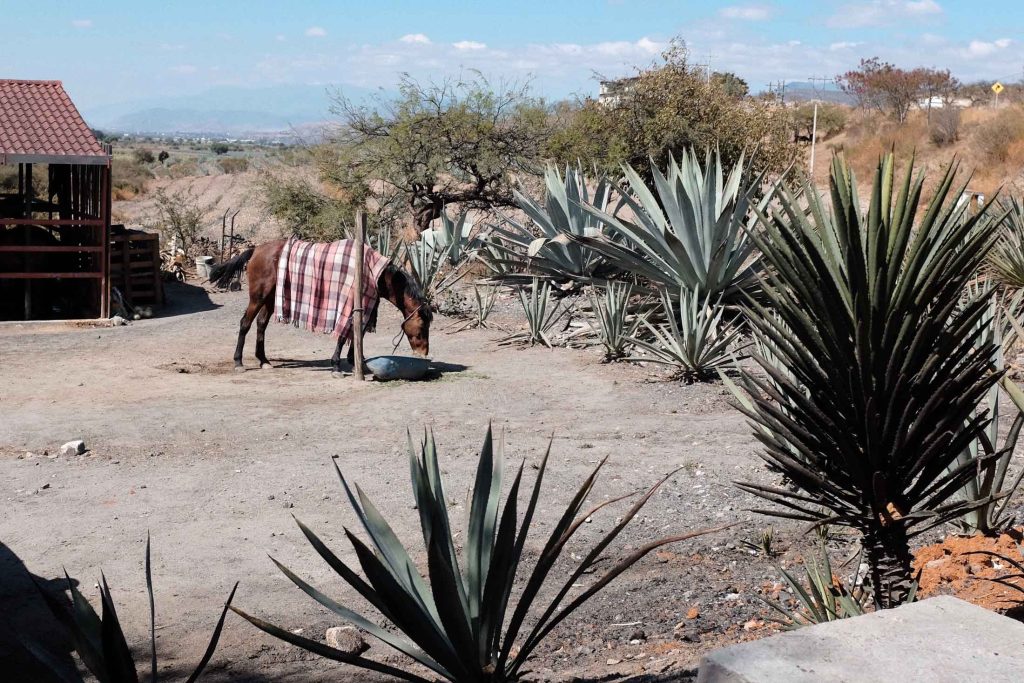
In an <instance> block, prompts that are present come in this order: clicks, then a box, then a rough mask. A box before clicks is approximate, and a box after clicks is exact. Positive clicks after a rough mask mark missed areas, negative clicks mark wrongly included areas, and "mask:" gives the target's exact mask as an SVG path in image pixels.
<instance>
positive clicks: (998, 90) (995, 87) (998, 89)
mask: <svg viewBox="0 0 1024 683" xmlns="http://www.w3.org/2000/svg"><path fill="white" fill-rule="evenodd" d="M1003 90H1005V88H1003V84H1002V83H1000V82H999V81H996V82H995V83H993V84H992V92H994V93H995V94H997V95H998V94H999V93H1001V92H1003Z"/></svg>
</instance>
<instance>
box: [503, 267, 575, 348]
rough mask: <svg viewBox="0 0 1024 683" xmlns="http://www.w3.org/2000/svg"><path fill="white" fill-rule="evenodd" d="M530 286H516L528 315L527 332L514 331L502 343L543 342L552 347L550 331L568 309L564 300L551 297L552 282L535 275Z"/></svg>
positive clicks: (532, 343) (525, 312) (524, 312)
mask: <svg viewBox="0 0 1024 683" xmlns="http://www.w3.org/2000/svg"><path fill="white" fill-rule="evenodd" d="M531 279H532V284H531V286H529V287H526V286H523V285H521V286H518V287H516V295H517V296H518V297H519V303H520V304H521V305H522V307H523V314H524V315H525V316H526V325H527V329H526V332H520V333H514V334H511V335H509V336H508V337H505V338H504V339H503V340H502V341H501V342H500V343H502V344H511V343H517V342H525V343H528V344H530V345H531V346H532V345H534V344H543V345H544V346H546V347H548V348H551V347H552V346H553V345H552V343H551V338H550V337H549V336H548V332H550V331H551V328H552V327H554V325H555V323H556V322H558V319H559V318H561V317H562V315H564V313H565V311H566V310H568V309H566V308H565V307H563V306H562V301H561V300H559V301H553V300H552V298H551V282H550V281H548V280H543V281H542V280H541V279H540V278H538V277H536V276H534V277H533V278H531Z"/></svg>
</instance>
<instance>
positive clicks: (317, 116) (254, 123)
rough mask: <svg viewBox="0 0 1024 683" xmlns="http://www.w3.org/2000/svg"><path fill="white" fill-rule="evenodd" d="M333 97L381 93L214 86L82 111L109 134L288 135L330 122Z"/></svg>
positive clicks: (310, 87)
mask: <svg viewBox="0 0 1024 683" xmlns="http://www.w3.org/2000/svg"><path fill="white" fill-rule="evenodd" d="M336 92H342V93H344V95H345V96H346V97H348V98H350V99H352V100H353V101H355V102H357V103H361V102H365V101H367V100H368V99H369V98H370V97H372V96H373V95H374V94H375V93H377V92H379V91H376V90H371V89H369V88H356V87H351V86H329V85H283V86H272V87H267V88H241V87H228V86H225V87H217V88H211V89H209V90H206V91H204V92H202V93H199V94H196V95H186V96H176V97H167V98H160V99H157V98H150V99H140V100H134V101H129V102H121V103H116V104H105V105H101V106H98V107H92V108H89V109H84V110H83V111H82V115H83V116H84V117H85V120H86V121H87V122H88V123H89V125H90V126H92V127H93V128H99V129H100V130H103V131H105V132H110V133H135V134H163V135H167V134H174V133H181V134H186V135H223V136H233V137H246V136H254V135H258V136H266V135H273V134H289V133H290V132H292V131H295V130H309V129H310V127H311V126H314V125H316V124H320V123H326V122H328V121H330V120H331V119H332V114H331V112H330V109H331V104H332V97H333V94H334V93H336Z"/></svg>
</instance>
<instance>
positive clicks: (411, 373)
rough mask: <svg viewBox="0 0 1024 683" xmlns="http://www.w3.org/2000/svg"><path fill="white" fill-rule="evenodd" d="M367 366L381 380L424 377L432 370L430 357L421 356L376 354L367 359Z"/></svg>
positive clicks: (375, 377) (374, 376)
mask: <svg viewBox="0 0 1024 683" xmlns="http://www.w3.org/2000/svg"><path fill="white" fill-rule="evenodd" d="M366 367H367V368H369V370H370V372H372V373H373V378H374V379H376V380H378V381H380V382H387V381H389V380H393V379H404V380H417V379H423V378H424V376H426V374H427V372H428V371H429V370H430V359H429V358H420V357H419V356H374V357H373V358H367V359H366Z"/></svg>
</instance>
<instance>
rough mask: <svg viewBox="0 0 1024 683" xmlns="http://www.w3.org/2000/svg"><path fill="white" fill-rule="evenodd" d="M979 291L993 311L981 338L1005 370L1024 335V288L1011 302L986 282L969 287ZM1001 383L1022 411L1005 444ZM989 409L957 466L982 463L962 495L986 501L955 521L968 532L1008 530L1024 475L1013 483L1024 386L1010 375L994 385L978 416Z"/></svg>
mask: <svg viewBox="0 0 1024 683" xmlns="http://www.w3.org/2000/svg"><path fill="white" fill-rule="evenodd" d="M978 296H988V298H989V302H990V303H989V311H988V315H987V316H986V318H985V319H983V320H982V321H981V322H980V325H981V335H980V336H981V341H982V343H984V344H986V345H990V346H991V348H992V365H993V367H995V368H999V369H1002V368H1003V367H1004V365H1005V360H1004V355H1005V351H1006V349H1007V348H1008V347H1009V346H1010V345H1011V344H1012V343H1013V341H1014V340H1015V339H1016V338H1018V336H1019V337H1020V338H1024V329H1021V326H1020V323H1018V322H1017V320H1016V318H1017V316H1018V315H1019V314H1020V310H1019V309H1020V306H1021V298H1022V296H1024V291H1021V292H1018V293H1017V294H1016V295H1014V296H1012V297H1009V298H1008V299H1007V300H1006V301H1005V305H1003V304H1002V302H1001V301H1000V298H999V296H998V295H993V294H992V292H990V291H988V290H987V289H986V288H984V286H983V287H981V288H978V287H969V288H968V290H967V296H966V297H965V298H966V299H967V301H968V302H969V301H971V300H973V299H974V298H977V297H978ZM1000 387H1002V389H1003V391H1005V392H1006V394H1007V396H1009V398H1010V401H1011V402H1012V403H1013V405H1014V408H1015V409H1016V411H1017V414H1016V416H1015V417H1014V420H1013V424H1012V425H1011V426H1010V430H1009V432H1007V434H1006V437H1005V439H1004V440H1003V443H1002V446H999V445H998V444H999V440H998V439H999V414H1000V391H999V389H1000ZM985 411H987V412H988V417H989V418H990V419H989V422H988V425H987V426H986V427H985V429H984V431H982V432H981V434H979V436H978V439H976V440H975V441H972V442H971V443H969V444H968V445H967V447H966V448H964V450H963V451H962V452H961V454H960V457H959V458H958V459H957V461H956V463H955V464H954V465H953V466H954V467H956V466H959V465H963V464H964V463H966V462H971V461H977V462H978V463H979V464H978V467H977V469H976V470H975V472H974V476H972V477H971V478H969V479H968V480H967V483H966V484H965V485H964V488H963V491H962V492H961V496H962V497H963V499H964V500H966V501H979V502H980V503H981V504H980V505H979V506H978V507H976V508H974V509H973V510H969V511H968V512H966V513H965V514H964V516H963V517H961V518H960V519H957V520H955V521H954V524H955V525H956V526H957V527H959V529H960V530H961V531H962V532H965V533H981V534H987V535H993V534H1000V533H1002V532H1003V531H1005V530H1006V529H1007V528H1009V527H1010V526H1011V525H1012V524H1013V523H1014V517H1013V516H1012V515H1008V514H1006V509H1007V506H1008V505H1009V504H1010V498H1011V496H1012V495H1013V493H1014V492H1015V491H1016V490H1017V489H1018V488H1019V487H1020V484H1021V480H1022V479H1024V471H1022V472H1020V473H1019V474H1018V475H1017V476H1016V477H1014V478H1013V479H1012V480H1011V481H1009V482H1007V474H1008V471H1009V466H1010V460H1011V458H1012V457H1013V452H1014V450H1015V449H1016V447H1017V441H1018V439H1019V437H1020V430H1021V428H1022V427H1024V391H1022V390H1021V389H1020V387H1018V386H1017V385H1016V384H1015V383H1014V382H1012V381H1011V380H1010V378H1009V377H1003V378H1002V379H1001V380H1000V381H999V383H998V384H994V385H992V387H991V388H990V389H989V390H988V393H987V394H986V397H985V403H984V404H982V405H979V406H978V407H977V408H976V409H975V415H982V414H983V413H984V412H985ZM981 456H985V457H981ZM979 458H980V459H979Z"/></svg>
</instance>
